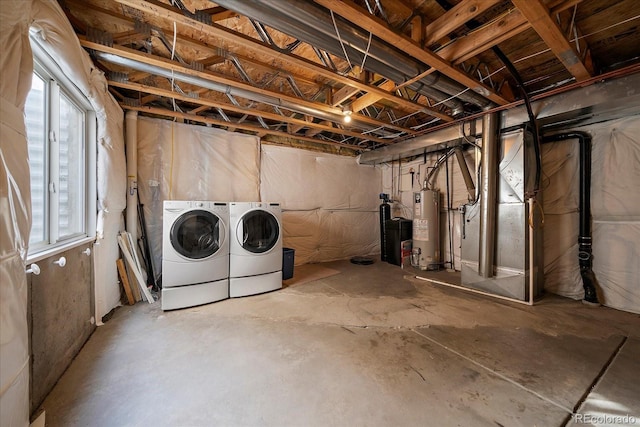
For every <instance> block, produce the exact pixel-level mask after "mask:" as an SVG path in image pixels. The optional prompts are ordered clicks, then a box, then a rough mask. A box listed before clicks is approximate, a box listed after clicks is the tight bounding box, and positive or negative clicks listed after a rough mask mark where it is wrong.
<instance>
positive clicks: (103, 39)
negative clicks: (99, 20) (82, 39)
mask: <svg viewBox="0 0 640 427" xmlns="http://www.w3.org/2000/svg"><path fill="white" fill-rule="evenodd" d="M87 39H89V41H91V42H94V43H98V44H101V45H104V46H109V47H113V35H112V34H111V33H108V32H106V31H102V30H100V29H98V28H95V27H87Z"/></svg>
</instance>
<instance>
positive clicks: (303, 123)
mask: <svg viewBox="0 0 640 427" xmlns="http://www.w3.org/2000/svg"><path fill="white" fill-rule="evenodd" d="M108 83H109V86H110V87H118V88H121V89H128V90H135V91H138V92H142V93H148V94H151V95H156V96H162V97H165V98H174V99H177V100H179V101H183V102H187V103H190V104H195V105H201V106H202V107H203V110H206V109H208V108H221V109H223V110H226V111H232V112H234V113H239V114H248V115H250V116H254V117H262V118H265V119H268V120H274V121H281V122H284V123H289V124H292V125H295V126H300V128H299V129H298V130H300V129H302V128H305V127H308V128H316V129H320V130H321V131H329V132H333V133H336V134H340V135H345V136H352V137H354V138H363V136H362V135H361V134H360V133H358V132H353V131H349V130H345V129H340V128H335V127H332V126H326V125H323V124H321V123H314V122H313V120H312V119H311V118H308V117H306V116H305V118H306V120H300V119H295V118H292V117H286V116H281V115H279V114H275V113H269V112H268V111H261V110H257V109H255V108H251V109H249V108H242V107H237V106H235V105H233V104H225V103H222V102H215V101H211V100H208V99H206V98H192V97H190V96H187V95H182V94H180V93H178V92H173V91H171V90H169V89H161V88H157V87H151V86H146V85H141V84H139V83H125V82H117V81H113V80H109V81H108ZM203 110H200V109H198V108H197V109H195V110H193V111H195V112H196V113H197V112H200V111H203ZM296 132H297V131H296ZM366 139H368V140H370V141H374V142H376V143H378V144H389V143H390V141H387V140H384V139H380V138H376V137H373V136H368V137H367V138H366Z"/></svg>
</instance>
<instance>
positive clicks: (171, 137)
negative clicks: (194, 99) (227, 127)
mask: <svg viewBox="0 0 640 427" xmlns="http://www.w3.org/2000/svg"><path fill="white" fill-rule="evenodd" d="M137 131H138V190H139V194H140V199H141V201H142V203H143V205H144V212H145V217H146V222H147V233H148V239H149V242H150V246H151V251H152V257H153V259H154V269H155V271H156V272H159V271H160V269H161V265H162V203H163V201H164V200H212V201H222V202H243V201H266V202H278V203H281V206H282V210H283V220H282V222H283V229H284V232H283V245H284V246H285V247H291V248H294V249H295V250H296V253H295V263H296V264H298V265H299V264H304V263H308V262H321V261H330V260H336V259H343V258H348V257H351V256H354V255H371V254H375V253H379V250H380V249H379V243H378V236H379V228H378V214H377V197H378V194H379V193H380V189H381V182H382V180H381V173H380V168H376V167H372V166H362V165H358V164H357V162H356V160H355V158H351V157H343V156H337V155H331V154H324V153H316V152H310V151H306V150H300V149H295V148H288V147H278V146H273V145H261V144H260V140H259V138H258V137H255V136H250V135H243V134H239V133H235V132H227V131H223V130H220V129H215V128H210V127H204V126H195V125H187V124H183V123H177V122H173V121H168V120H158V119H150V118H145V117H139V118H138V129H137Z"/></svg>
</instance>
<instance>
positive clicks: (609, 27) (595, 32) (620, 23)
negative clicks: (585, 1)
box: [480, 15, 640, 82]
mask: <svg viewBox="0 0 640 427" xmlns="http://www.w3.org/2000/svg"><path fill="white" fill-rule="evenodd" d="M638 18H640V15H636V16H633V17H631V18H627V19H625V20H623V21H620V22H616V23H615V24H611V25H609V26H606V27H604V28H601V29H599V30H597V31H593V32H591V33H589V34H583V35H581V36H580V37H574V38H572V39H571V40H569V42H570V43H573V42H574V41H576V40H582V39H584V38H586V37H591V36H593V35H595V34H598V33H602V32H603V31H607V30H610V29H611V28H614V27H617V26H618V25H622V24H626V23H628V22H631V21H634V20H636V19H638ZM550 51H551V49H543V50H541V51H539V52H536V53H532V54H531V55H527V56H523V57H522V58H520V59H516V60H515V61H513V63H514V64H517V63H519V62H522V61H526V60H527V59H531V58H535V57H536V56H539V55H542V54H544V53H547V52H550ZM506 68H507V67H500V68H498V69H497V70H495V71H494V72H492V73H490V74H488V75H487V76H485V77H481V78H480V81H481V82H484V81H485V80H486V79H488V78H490V77H492V76H494V75H496V74H498V73H499V72H501V71H503V70H505V69H506Z"/></svg>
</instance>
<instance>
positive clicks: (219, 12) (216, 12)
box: [200, 6, 238, 22]
mask: <svg viewBox="0 0 640 427" xmlns="http://www.w3.org/2000/svg"><path fill="white" fill-rule="evenodd" d="M200 12H204V13H207V14H209V15H211V20H212V21H213V22H218V21H222V20H225V19H229V18H233V17H235V16H238V14H237V13H236V12H234V11H233V10H229V9H225V8H224V7H222V6H216V7H210V8H207V9H202V10H201V11H200Z"/></svg>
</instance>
